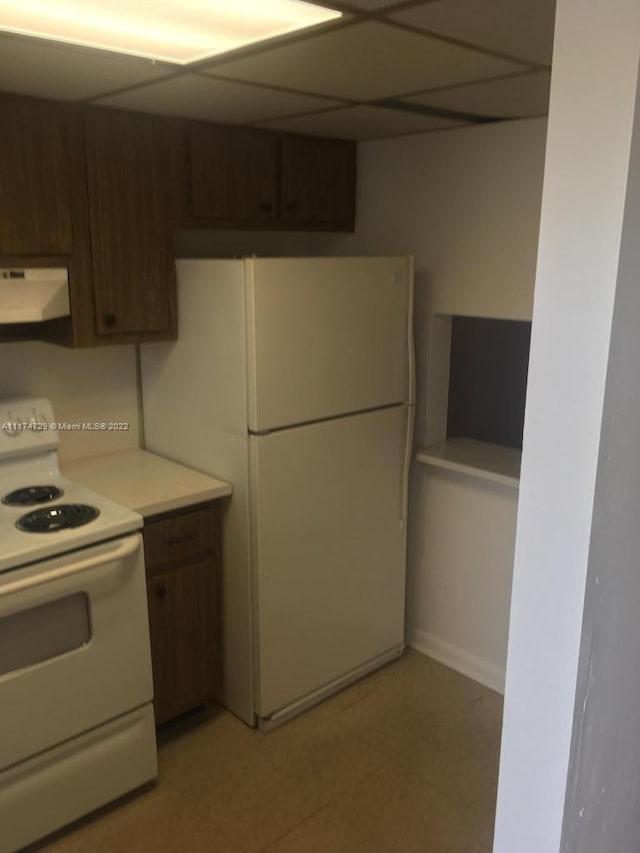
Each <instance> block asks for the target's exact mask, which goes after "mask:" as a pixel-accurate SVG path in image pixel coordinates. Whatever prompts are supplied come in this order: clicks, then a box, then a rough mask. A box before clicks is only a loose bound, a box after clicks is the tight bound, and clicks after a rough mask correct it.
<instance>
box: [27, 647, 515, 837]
mask: <svg viewBox="0 0 640 853" xmlns="http://www.w3.org/2000/svg"><path fill="white" fill-rule="evenodd" d="M501 716H502V701H501V697H500V696H498V695H497V694H496V693H493V692H492V691H490V690H487V689H486V688H484V687H482V686H480V685H478V684H476V683H475V682H473V681H470V680H469V679H467V678H465V677H464V676H461V675H459V674H458V673H456V672H453V670H450V669H447V668H446V667H444V666H442V665H440V664H438V663H435V662H434V661H432V660H430V659H429V658H426V657H424V656H422V655H420V654H418V653H417V652H414V651H408V652H407V653H406V654H405V655H404V656H403V657H402V658H401V659H400V660H398V661H396V662H394V663H392V664H390V665H389V666H387V667H385V668H384V669H383V670H380V671H379V672H377V673H374V674H373V675H371V676H369V677H368V678H366V679H364V680H362V681H360V682H359V683H358V684H356V685H354V686H353V687H350V688H348V689H347V690H344V691H343V692H342V693H340V694H338V695H337V696H335V697H333V698H332V699H330V700H328V701H327V702H324V703H323V704H322V705H320V706H318V707H317V708H315V709H313V710H311V711H308V712H307V713H306V714H304V715H303V716H301V717H299V718H298V719H296V720H293V721H292V722H290V723H288V724H286V725H285V726H283V727H281V728H280V729H277V730H276V731H274V732H271V733H270V734H267V735H263V734H260V733H259V732H257V731H254V730H252V729H249V728H248V727H247V726H245V725H244V724H243V723H240V722H239V721H238V720H236V719H235V717H233V716H232V715H231V714H229V713H227V712H226V711H223V710H221V709H219V708H214V709H211V710H210V711H207V712H205V713H203V714H201V715H198V716H197V717H192V718H190V719H189V720H186V721H183V722H181V723H179V724H176V725H174V726H173V727H172V728H170V729H169V730H168V731H165V732H163V733H162V735H161V742H160V745H159V761H160V777H159V782H158V785H157V786H156V787H155V788H153V789H151V790H149V791H146V792H144V793H142V794H140V795H138V796H136V797H134V798H131V799H128V800H127V801H125V802H123V803H121V804H119V805H118V807H116V808H110V809H107V810H103V811H102V812H100V813H99V814H98V815H96V816H95V817H93V818H91V819H88V820H85V821H83V822H82V823H81V824H80V825H78V826H76V827H75V828H72V829H70V830H69V831H67V832H65V833H64V834H62V835H58V836H57V837H56V838H55V839H53V840H51V841H50V842H49V843H48V844H41V845H39V846H38V847H37V848H34V849H37V850H42V851H45V850H46V851H47V853H85V851H87V853H115V851H118V853H138V851H145V853H146V851H154V852H155V851H159V853H165V851H167V853H169V851H180V853H186V851H188V853H201V851H202V853H204V851H211V853H259V851H264V852H265V853H358V851H366V853H414V851H415V853H489V851H490V850H491V839H492V834H493V817H494V809H495V793H496V779H497V766H498V752H499V744H500V728H501Z"/></svg>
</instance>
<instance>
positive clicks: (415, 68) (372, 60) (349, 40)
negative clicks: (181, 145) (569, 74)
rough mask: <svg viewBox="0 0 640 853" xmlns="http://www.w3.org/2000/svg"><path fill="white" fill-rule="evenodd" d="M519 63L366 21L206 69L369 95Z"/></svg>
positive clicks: (462, 79) (507, 69) (479, 75)
mask: <svg viewBox="0 0 640 853" xmlns="http://www.w3.org/2000/svg"><path fill="white" fill-rule="evenodd" d="M519 70H522V66H521V65H518V64H516V63H512V62H509V61H508V60H504V59H499V58H495V57H492V56H488V55H487V54H484V53H478V52H476V51H474V50H469V49H467V48H464V47H459V46H457V45H453V44H450V43H448V42H443V41H440V40H439V39H435V38H430V37H428V36H423V35H421V34H418V33H413V32H409V31H408V30H403V29H401V28H399V27H394V26H387V25H386V24H382V23H378V22H375V21H367V22H364V23H358V24H354V25H351V26H347V27H343V28H342V29H338V30H333V31H331V32H325V33H322V34H318V35H315V36H311V37H309V38H305V39H300V40H298V41H295V42H290V43H289V44H286V45H281V46H279V47H274V48H271V49H269V50H265V51H263V52H260V53H256V54H254V55H252V56H246V57H244V58H241V59H236V60H232V61H230V62H223V63H221V64H219V65H216V66H215V67H212V68H211V69H210V71H211V73H212V74H213V73H216V72H217V73H220V74H222V75H223V76H226V77H232V78H236V79H240V80H245V81H247V82H260V83H264V84H266V85H272V86H284V87H288V88H295V89H298V90H302V91H307V92H315V93H317V94H319V95H326V96H329V97H332V96H333V97H342V98H347V99H350V100H354V101H372V100H377V99H380V98H388V97H392V96H397V95H401V94H405V93H408V92H416V91H420V90H423V89H435V88H439V87H441V86H447V85H450V84H455V83H466V82H469V81H475V80H481V79H486V78H487V77H495V76H499V75H501V74H509V73H511V72H514V71H519Z"/></svg>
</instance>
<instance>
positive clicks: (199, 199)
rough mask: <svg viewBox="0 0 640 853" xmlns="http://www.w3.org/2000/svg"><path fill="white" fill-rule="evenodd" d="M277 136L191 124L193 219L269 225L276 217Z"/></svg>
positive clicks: (243, 129)
mask: <svg viewBox="0 0 640 853" xmlns="http://www.w3.org/2000/svg"><path fill="white" fill-rule="evenodd" d="M277 164H278V136H277V135H276V134H275V133H270V132H268V131H260V130H251V129H248V128H244V127H222V126H220V125H215V124H205V123H204V122H194V123H192V124H191V126H190V132H189V171H190V174H189V192H188V195H189V206H190V213H191V215H192V216H194V217H195V218H197V219H200V218H205V219H215V220H219V221H221V222H227V223H236V222H240V223H245V222H271V221H273V220H275V218H276V216H277V211H278V172H277Z"/></svg>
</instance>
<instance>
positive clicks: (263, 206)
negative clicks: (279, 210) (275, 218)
mask: <svg viewBox="0 0 640 853" xmlns="http://www.w3.org/2000/svg"><path fill="white" fill-rule="evenodd" d="M258 207H259V209H260V213H273V202H272V201H261V202H260V204H259V205H258Z"/></svg>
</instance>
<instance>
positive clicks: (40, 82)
mask: <svg viewBox="0 0 640 853" xmlns="http://www.w3.org/2000/svg"><path fill="white" fill-rule="evenodd" d="M172 70H173V69H172V67H171V66H169V65H163V64H162V63H154V62H152V61H151V60H148V59H136V58H133V57H130V56H121V55H117V54H114V53H107V52H103V51H98V50H85V49H83V48H78V47H71V46H67V45H61V44H54V43H52V42H46V41H39V40H37V39H30V38H23V37H20V36H0V88H1V89H2V91H4V92H15V93H16V94H19V95H35V96H37V97H41V98H55V99H57V100H63V101H82V100H85V99H87V98H92V97H95V96H97V95H100V94H105V93H107V92H113V91H114V90H115V89H121V88H124V87H125V86H135V85H137V84H138V83H144V82H146V81H147V80H157V79H160V78H161V77H165V76H166V75H167V74H170V73H171V72H172Z"/></svg>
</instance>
